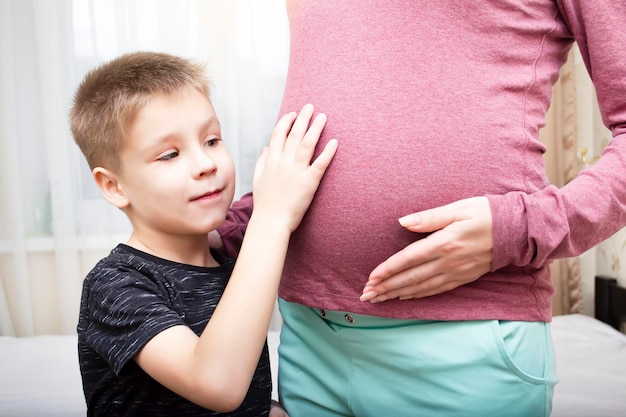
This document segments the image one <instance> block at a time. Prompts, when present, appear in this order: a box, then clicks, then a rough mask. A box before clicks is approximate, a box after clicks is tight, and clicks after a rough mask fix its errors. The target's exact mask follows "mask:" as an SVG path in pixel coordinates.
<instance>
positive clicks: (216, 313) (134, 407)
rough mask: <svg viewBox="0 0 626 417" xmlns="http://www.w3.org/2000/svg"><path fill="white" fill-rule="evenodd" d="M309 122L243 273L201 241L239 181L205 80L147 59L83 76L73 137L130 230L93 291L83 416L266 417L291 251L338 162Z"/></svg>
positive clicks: (273, 175) (308, 111) (269, 152)
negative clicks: (280, 297) (276, 311)
mask: <svg viewBox="0 0 626 417" xmlns="http://www.w3.org/2000/svg"><path fill="white" fill-rule="evenodd" d="M312 114H313V106H311V105H306V106H304V107H303V109H302V111H301V112H300V114H299V115H296V114H295V113H288V114H286V115H285V116H283V117H282V118H281V120H280V121H279V122H278V124H277V125H276V127H275V129H274V131H273V133H272V137H271V139H270V144H269V146H268V148H266V149H265V150H264V151H263V153H262V155H261V157H260V158H259V160H258V162H257V166H256V169H255V174H254V186H253V191H254V195H255V207H254V210H253V213H252V216H251V218H250V222H249V226H248V229H247V230H248V231H247V233H246V237H245V239H244V241H243V244H242V248H241V252H240V255H239V257H238V260H237V261H236V262H235V261H234V260H232V259H229V258H227V257H224V256H222V255H220V254H219V253H217V252H216V251H214V250H212V249H211V248H210V247H209V243H208V239H207V235H208V233H210V232H211V231H213V230H215V229H216V228H217V227H219V226H220V225H221V224H222V223H223V222H224V219H225V217H226V213H227V211H228V208H229V206H230V204H231V202H232V198H233V195H234V187H235V172H234V167H233V163H232V160H231V159H230V156H229V154H228V151H227V149H226V147H225V145H224V143H223V141H222V137H221V131H220V125H219V121H218V119H217V116H216V114H215V111H214V109H213V106H212V104H211V101H210V98H209V86H208V83H207V81H206V80H205V78H204V76H203V68H202V67H201V66H197V65H194V64H192V63H190V62H188V61H186V60H184V59H182V58H179V57H175V56H171V55H167V54H161V53H149V52H138V53H132V54H127V55H124V56H121V57H119V58H117V59H114V60H113V61H110V62H108V63H106V64H104V65H102V66H100V67H98V68H96V69H95V70H93V71H91V72H90V73H89V74H87V76H86V77H85V79H84V80H83V82H82V83H81V85H80V86H79V88H78V90H77V92H76V95H75V97H74V104H73V107H72V110H71V112H70V122H71V128H72V134H73V136H74V139H75V141H76V143H77V144H78V145H79V147H80V149H81V151H82V152H83V154H84V155H85V157H86V159H87V162H88V163H89V166H90V168H91V169H92V172H93V177H94V180H95V181H96V184H97V185H98V187H99V188H100V190H101V192H102V194H103V196H104V198H105V199H106V200H107V201H108V202H109V203H111V204H113V205H114V206H116V207H118V208H119V209H121V210H122V211H124V213H125V214H126V215H127V216H128V218H129V220H130V222H131V224H132V234H131V236H130V237H129V239H128V241H127V242H126V244H120V245H118V246H117V247H116V248H115V249H113V250H112V251H111V253H110V254H109V256H107V257H106V258H104V259H103V260H101V261H100V262H99V263H98V264H97V265H96V266H95V267H94V268H93V270H92V271H91V272H90V273H89V274H88V276H87V278H86V279H85V282H84V286H83V293H82V301H81V310H80V317H79V322H78V327H77V330H78V350H79V360H80V368H81V374H82V378H83V389H84V393H85V397H86V400H87V408H88V415H90V416H99V415H106V416H115V415H124V416H130V415H142V416H146V415H150V416H173V415H176V416H186V415H189V416H191V415H193V416H205V415H206V416H208V415H210V416H214V415H220V414H219V413H228V414H227V415H231V416H262V415H266V416H267V415H268V414H269V411H270V394H271V381H270V368H269V363H268V362H269V361H268V352H267V346H266V345H265V338H266V333H267V330H268V326H269V322H270V318H271V315H272V310H273V305H274V301H275V297H276V291H277V288H278V283H279V279H280V275H281V271H282V267H283V262H284V258H285V253H286V251H287V245H288V242H289V238H290V234H291V232H292V231H293V230H294V229H295V228H296V227H297V226H298V224H299V223H300V221H301V219H302V216H303V215H304V212H305V211H306V210H307V208H308V206H309V204H310V202H311V200H312V198H313V195H314V193H315V191H316V189H317V187H318V185H319V182H320V180H321V178H322V176H323V174H324V172H325V170H326V168H327V167H328V165H329V164H330V162H331V160H332V158H333V156H334V153H335V150H336V143H335V142H333V143H331V144H330V145H328V146H326V147H325V148H324V150H323V151H322V153H321V154H320V155H319V156H318V157H317V158H316V159H315V160H314V161H313V162H311V159H312V156H313V152H314V149H315V145H316V143H317V141H318V139H319V135H320V133H321V131H322V129H323V127H324V125H325V121H326V118H325V116H324V115H318V116H317V117H316V118H314V120H313V121H311V117H312ZM309 124H310V127H309ZM259 358H260V360H259ZM209 410H212V411H209ZM273 412H275V413H276V414H273V415H276V416H278V415H281V414H280V413H281V411H280V410H273Z"/></svg>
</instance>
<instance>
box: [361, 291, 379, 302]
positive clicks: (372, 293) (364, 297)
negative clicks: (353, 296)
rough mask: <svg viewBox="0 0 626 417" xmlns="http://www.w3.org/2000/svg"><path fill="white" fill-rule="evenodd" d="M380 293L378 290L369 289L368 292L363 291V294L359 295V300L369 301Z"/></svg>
mask: <svg viewBox="0 0 626 417" xmlns="http://www.w3.org/2000/svg"><path fill="white" fill-rule="evenodd" d="M377 295H378V293H377V292H376V291H367V292H366V293H363V295H361V296H360V297H359V300H361V301H369V300H371V299H372V298H374V297H376V296H377Z"/></svg>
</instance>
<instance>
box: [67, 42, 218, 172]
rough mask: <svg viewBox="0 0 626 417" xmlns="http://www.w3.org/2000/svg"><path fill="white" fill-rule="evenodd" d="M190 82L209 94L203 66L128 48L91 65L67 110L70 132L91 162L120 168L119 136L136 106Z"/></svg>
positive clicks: (93, 164) (121, 139)
mask: <svg viewBox="0 0 626 417" xmlns="http://www.w3.org/2000/svg"><path fill="white" fill-rule="evenodd" d="M188 87H191V88H194V89H195V90H197V91H199V92H200V93H202V94H204V95H206V97H207V98H208V97H209V90H210V83H209V81H208V79H207V78H206V77H205V75H204V66H202V65H199V64H195V63H192V62H190V61H188V60H186V59H184V58H181V57H178V56H173V55H169V54H164V53H157V52H134V53H129V54H126V55H122V56H120V57H118V58H116V59H114V60H112V61H110V62H107V63H105V64H103V65H101V66H99V67H97V68H95V69H93V70H91V71H90V72H89V73H88V74H87V75H86V76H85V78H84V79H83V81H82V82H81V84H80V86H79V87H78V89H77V91H76V94H75V95H74V102H73V105H72V109H71V111H70V126H71V130H72V135H73V136H74V140H75V141H76V143H77V144H78V146H79V147H80V150H81V151H82V153H83V155H85V158H86V159H87V163H88V164H89V167H90V168H91V169H92V170H93V169H94V168H95V167H98V166H100V167H104V168H107V169H110V170H113V171H118V170H120V169H121V168H122V167H121V166H120V160H119V154H120V150H121V147H122V144H123V140H124V137H125V135H126V132H127V131H128V129H129V128H130V126H131V125H132V123H133V122H134V120H135V117H136V116H137V114H138V113H139V111H140V110H141V109H142V108H143V107H144V106H145V105H146V104H147V103H148V102H149V101H150V99H152V98H154V97H159V96H171V95H173V94H176V93H177V92H180V91H182V90H184V89H185V88H188Z"/></svg>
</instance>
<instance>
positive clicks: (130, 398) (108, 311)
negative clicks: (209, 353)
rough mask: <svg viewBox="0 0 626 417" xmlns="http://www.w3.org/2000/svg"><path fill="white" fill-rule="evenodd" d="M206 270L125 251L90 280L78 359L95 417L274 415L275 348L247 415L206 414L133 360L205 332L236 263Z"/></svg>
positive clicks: (264, 359)
mask: <svg viewBox="0 0 626 417" xmlns="http://www.w3.org/2000/svg"><path fill="white" fill-rule="evenodd" d="M218 261H220V266H219V267H215V268H203V267H197V266H192V265H185V264H179V263H175V262H171V261H167V260H165V259H161V258H157V257H155V256H151V255H149V254H147V253H144V252H141V251H139V250H136V249H134V248H131V247H129V246H127V245H118V246H117V247H116V248H115V249H113V250H112V251H111V253H110V254H109V256H107V257H106V258H104V259H102V260H101V261H100V262H99V263H98V264H97V265H96V266H95V267H94V268H93V269H92V270H91V272H90V273H89V274H88V275H87V277H86V278H85V281H84V284H83V292H82V300H81V307H80V316H79V320H78V327H77V330H78V357H79V363H80V370H81V375H82V379H83V390H84V393H85V398H86V400H87V409H88V415H89V416H107V417H112V416H194V417H197V416H223V415H229V416H254V417H258V416H267V415H269V408H270V398H271V391H272V386H271V374H270V366H269V354H268V350H267V343H266V345H265V347H264V349H263V353H262V355H261V358H260V360H259V364H258V366H257V369H256V371H255V373H254V377H253V379H252V383H251V385H250V388H249V390H248V394H247V395H246V398H245V400H244V402H243V404H242V405H241V407H240V408H239V409H237V410H236V411H234V412H232V413H230V414H222V413H216V412H213V411H209V410H206V409H204V408H201V407H199V406H197V405H195V404H193V403H192V402H190V401H188V400H186V399H184V398H183V397H181V396H179V395H177V394H175V393H174V392H172V391H170V390H169V389H167V388H165V387H164V386H163V385H161V384H159V383H158V382H157V381H155V380H154V379H152V378H151V377H150V376H149V375H148V374H146V373H145V372H144V371H143V370H142V369H141V368H140V367H139V366H138V365H137V363H136V362H135V361H134V360H133V358H134V356H135V355H136V354H137V353H138V352H139V351H140V350H141V348H142V347H143V346H144V345H145V344H146V343H147V342H148V341H149V340H150V339H151V338H152V337H154V336H155V335H157V334H158V333H159V332H161V331H163V330H165V329H167V328H169V327H172V326H176V325H186V326H188V327H189V328H191V329H192V330H193V331H194V332H195V333H196V334H197V335H200V333H201V332H202V331H203V330H204V328H205V326H206V324H207V322H208V320H209V318H210V317H211V315H212V314H213V311H215V307H216V306H217V303H218V301H219V299H220V297H221V296H222V293H223V292H224V288H225V287H226V283H227V282H228V279H229V277H230V274H231V273H232V270H233V266H234V260H233V259H230V258H225V259H218Z"/></svg>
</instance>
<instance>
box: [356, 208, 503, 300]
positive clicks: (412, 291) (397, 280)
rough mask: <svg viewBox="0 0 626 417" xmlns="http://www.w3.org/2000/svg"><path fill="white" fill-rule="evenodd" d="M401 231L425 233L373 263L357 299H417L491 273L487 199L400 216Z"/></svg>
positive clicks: (489, 222)
mask: <svg viewBox="0 0 626 417" xmlns="http://www.w3.org/2000/svg"><path fill="white" fill-rule="evenodd" d="M399 221H400V224H401V225H402V226H403V227H405V228H406V229H407V230H410V231H412V232H418V233H429V232H432V233H431V234H430V235H429V236H427V237H425V238H424V239H421V240H418V241H416V242H414V243H412V244H410V245H409V246H407V247H406V248H404V249H402V250H401V251H399V252H398V253H396V254H394V255H392V256H391V257H389V258H388V259H387V260H386V261H384V262H383V263H381V264H380V265H378V266H377V267H376V268H375V269H374V270H373V271H372V273H371V274H370V276H369V280H368V282H367V284H366V285H365V288H364V289H363V295H362V296H361V301H370V302H381V301H385V300H389V299H392V298H400V299H401V300H406V299H411V298H422V297H428V296H431V295H436V294H440V293H443V292H446V291H450V290H452V289H454V288H457V287H459V286H461V285H464V284H467V283H470V282H472V281H475V280H477V279H478V278H479V277H480V276H481V275H483V274H485V273H487V272H489V271H490V269H491V261H492V259H493V233H492V229H493V221H492V218H491V209H490V207H489V200H488V199H487V197H473V198H468V199H465V200H459V201H456V202H454V203H451V204H448V205H446V206H442V207H437V208H433V209H429V210H424V211H421V212H418V213H414V214H410V215H408V216H405V217H402V218H401V219H400V220H399Z"/></svg>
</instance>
